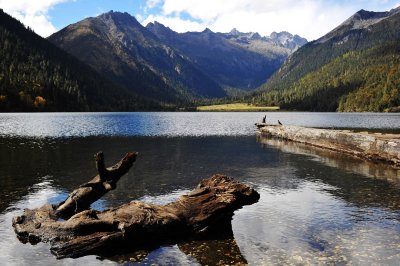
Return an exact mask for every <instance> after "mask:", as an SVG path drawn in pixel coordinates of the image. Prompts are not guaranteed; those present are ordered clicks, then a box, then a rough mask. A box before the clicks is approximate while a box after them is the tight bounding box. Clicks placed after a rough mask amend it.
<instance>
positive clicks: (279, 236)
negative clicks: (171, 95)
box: [0, 120, 400, 265]
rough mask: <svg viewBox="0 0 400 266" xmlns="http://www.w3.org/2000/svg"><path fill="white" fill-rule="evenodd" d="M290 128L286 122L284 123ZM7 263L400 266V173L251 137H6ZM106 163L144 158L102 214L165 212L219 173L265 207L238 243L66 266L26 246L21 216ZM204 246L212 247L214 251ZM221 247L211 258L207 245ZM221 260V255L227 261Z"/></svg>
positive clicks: (246, 212)
mask: <svg viewBox="0 0 400 266" xmlns="http://www.w3.org/2000/svg"><path fill="white" fill-rule="evenodd" d="M281 121H282V120H281ZM0 147H1V148H0V169H1V173H0V175H1V178H0V203H1V204H0V236H1V237H0V246H1V247H2V248H1V249H0V258H2V259H4V261H7V262H9V263H8V264H10V265H27V264H29V263H30V262H31V261H33V260H34V261H35V262H37V263H38V264H40V265H76V264H88V265H91V264H118V263H122V262H123V263H128V262H132V263H137V264H138V265H145V264H149V265H151V264H152V263H153V264H163V263H164V264H168V263H169V264H171V265H172V264H173V265H188V264H193V265H196V264H203V265H204V264H207V263H209V264H215V263H216V262H218V261H224V263H226V264H231V262H232V261H233V262H236V263H237V264H241V263H244V261H247V262H248V263H249V264H251V265H271V264H278V265H282V264H300V265H303V264H312V265H315V264H335V265H337V264H355V265H365V264H379V265H382V264H384V265H396V264H398V261H400V196H399V195H400V185H399V183H398V180H397V178H398V172H393V171H392V170H389V169H388V168H386V167H381V166H380V165H375V164H365V163H364V162H361V161H358V160H356V159H351V158H349V157H347V156H346V157H342V156H329V154H325V153H320V151H315V150H311V149H307V148H305V147H302V146H299V145H291V144H290V143H285V142H268V143H266V144H260V143H257V142H256V140H255V137H254V136H250V137H218V136H214V137H212V136H211V137H201V138H197V137H186V138H159V137H108V138H107V137H87V138H69V139H48V138H42V139H36V138H16V137H14V138H5V137H4V138H0ZM98 150H103V151H104V153H105V156H106V162H107V164H112V163H114V162H115V161H118V160H119V159H120V157H121V156H122V155H123V154H125V153H126V152H127V151H129V150H135V151H138V152H139V157H138V160H137V162H136V163H135V165H134V167H133V169H132V170H131V171H130V173H129V174H128V175H126V176H124V177H123V178H122V179H121V180H120V182H119V184H118V186H117V189H116V190H114V191H112V192H111V193H109V194H108V195H107V196H106V197H104V199H103V201H100V202H98V203H97V204H98V205H97V206H95V207H96V208H98V209H101V208H106V207H111V206H117V205H119V204H121V203H125V202H128V201H131V200H142V201H146V202H152V203H157V204H164V203H167V202H170V201H173V200H175V199H176V198H177V197H178V196H179V195H181V194H184V193H186V192H187V191H188V190H191V189H192V188H193V187H194V186H195V185H196V184H197V183H198V182H199V180H200V179H202V178H204V177H208V176H210V175H212V174H214V173H217V172H221V173H225V174H227V175H230V176H234V177H235V178H237V179H239V180H241V181H243V182H246V183H249V184H251V185H252V186H254V187H255V188H256V189H257V190H258V191H259V192H260V194H261V198H260V201H259V202H258V203H256V204H254V205H251V206H246V207H244V208H243V209H240V210H239V211H237V212H235V215H234V217H233V221H232V230H233V235H234V240H233V239H232V238H231V239H225V240H213V241H216V242H204V241H203V242H202V241H197V242H196V241H193V242H188V243H179V244H176V243H170V244H168V245H165V246H162V247H158V248H156V249H154V250H150V251H149V250H148V251H136V252H133V253H127V254H125V255H124V256H115V257H111V258H110V259H105V260H102V261H101V260H98V259H96V257H94V256H88V257H84V258H80V259H78V260H71V259H66V260H61V261H57V260H55V258H54V257H53V256H52V255H51V254H50V253H49V246H48V245H47V244H43V243H40V244H38V245H36V246H31V245H23V244H21V243H20V242H19V241H18V240H17V239H16V237H15V234H14V232H13V231H12V228H11V217H12V216H14V215H16V214H17V213H19V214H20V213H21V212H22V209H23V208H26V207H28V208H32V207H35V206H39V205H41V204H43V203H44V202H46V201H51V202H57V201H59V200H61V199H62V198H63V197H65V195H66V193H67V192H68V191H71V190H72V189H73V188H74V187H76V186H77V185H79V184H81V183H82V181H84V180H88V179H89V178H91V177H92V176H93V175H94V174H95V173H96V170H95V167H94V162H93V154H94V152H96V151H98ZM205 243H206V244H207V245H205ZM208 245H209V246H211V247H212V248H209V249H207V246H208ZM218 250H220V252H218Z"/></svg>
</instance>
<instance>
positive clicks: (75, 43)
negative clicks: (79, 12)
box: [48, 11, 226, 104]
mask: <svg viewBox="0 0 400 266" xmlns="http://www.w3.org/2000/svg"><path fill="white" fill-rule="evenodd" d="M48 39H49V40H50V41H51V42H53V43H54V44H56V45H57V46H59V47H60V48H62V49H64V50H65V51H67V52H69V53H70V54H72V55H74V56H76V57H77V58H79V59H80V60H82V61H83V62H85V63H87V64H88V65H90V66H91V67H93V68H94V69H95V70H97V71H98V72H99V73H100V74H102V75H103V76H105V77H107V78H109V79H110V80H112V81H113V82H114V83H116V84H118V85H120V86H123V87H124V88H126V89H127V90H129V91H132V92H135V93H137V94H139V95H143V96H145V97H147V98H150V99H155V100H157V101H159V102H162V103H173V104H177V103H185V102H187V101H189V100H191V99H194V98H202V97H205V98H211V97H223V96H225V95H226V93H225V91H224V90H223V89H222V88H221V86H220V85H219V84H218V83H216V82H215V81H214V80H213V79H212V78H211V77H209V76H208V75H207V74H205V73H204V72H203V71H201V70H200V69H198V68H197V67H196V66H195V65H194V64H192V62H191V61H190V60H189V59H187V58H186V57H185V56H183V55H181V54H180V53H179V52H177V51H176V50H174V49H173V48H171V47H169V46H168V45H167V44H164V43H163V42H161V41H160V40H159V39H158V38H157V37H156V36H155V35H154V34H153V33H152V32H150V31H149V30H147V29H146V28H145V27H143V26H142V25H141V24H140V23H139V22H138V21H137V20H136V19H135V18H134V17H132V16H131V15H129V14H128V13H120V12H113V11H111V12H108V13H105V14H102V15H100V16H98V17H94V18H87V19H85V20H82V21H80V22H78V23H76V24H73V25H69V26H67V27H66V28H64V29H62V30H61V31H59V32H57V33H55V34H53V35H51V36H50V37H49V38H48Z"/></svg>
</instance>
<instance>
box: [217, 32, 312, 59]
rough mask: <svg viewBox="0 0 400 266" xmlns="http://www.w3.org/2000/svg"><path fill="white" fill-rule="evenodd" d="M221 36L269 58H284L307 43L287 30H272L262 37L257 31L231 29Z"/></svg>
mask: <svg viewBox="0 0 400 266" xmlns="http://www.w3.org/2000/svg"><path fill="white" fill-rule="evenodd" d="M222 36H224V37H225V38H227V39H229V40H230V41H232V42H234V43H236V44H239V45H241V46H242V47H244V48H246V49H249V50H251V51H254V52H257V53H260V54H262V55H264V56H266V57H270V58H273V57H274V56H275V57H277V56H281V57H284V58H286V57H287V56H288V55H290V54H292V53H293V52H294V51H296V50H297V49H298V48H300V47H301V46H303V45H304V44H306V43H307V39H305V38H302V37H300V36H298V35H292V34H291V33H289V32H287V31H282V32H279V33H278V32H272V33H271V35H270V36H264V37H262V36H261V35H260V34H259V33H257V32H247V33H243V32H239V31H238V30H236V29H232V30H231V31H230V32H229V33H222Z"/></svg>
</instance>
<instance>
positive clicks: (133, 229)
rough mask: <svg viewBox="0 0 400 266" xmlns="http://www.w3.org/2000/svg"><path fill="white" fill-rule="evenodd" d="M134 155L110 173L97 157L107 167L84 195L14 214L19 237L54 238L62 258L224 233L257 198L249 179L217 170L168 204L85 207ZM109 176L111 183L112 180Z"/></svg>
mask: <svg viewBox="0 0 400 266" xmlns="http://www.w3.org/2000/svg"><path fill="white" fill-rule="evenodd" d="M98 157H99V156H98ZM135 158H136V153H129V154H128V155H127V156H125V157H124V159H122V160H121V162H120V163H118V164H117V165H116V166H115V168H112V169H108V170H107V171H110V172H109V174H106V176H107V177H106V178H105V177H104V178H103V173H102V171H103V170H104V167H103V166H101V165H100V166H99V163H98V164H97V166H98V168H100V169H103V170H99V176H98V177H95V178H94V179H93V180H92V181H90V182H88V183H86V184H88V185H86V184H85V185H83V186H81V187H79V188H77V189H76V190H75V191H78V192H77V194H79V195H82V196H81V197H76V196H75V195H72V194H73V193H74V192H73V193H71V194H70V196H69V198H68V199H67V200H66V201H65V202H64V203H62V204H60V205H59V206H54V205H50V204H46V205H44V206H42V207H40V208H38V209H34V210H29V209H25V210H24V214H23V215H21V216H18V217H14V219H13V227H14V230H15V232H16V234H17V236H18V238H19V239H20V240H21V241H22V242H31V243H36V242H39V241H43V242H50V243H51V250H52V252H53V253H54V254H55V255H56V256H57V258H64V257H80V256H84V255H89V254H102V253H107V252H110V251H111V250H116V249H119V248H124V247H127V246H135V245H138V246H140V245H142V244H152V245H154V244H156V245H157V243H158V244H160V243H163V242H164V241H182V240H184V239H193V238H199V237H200V238H209V237H210V236H215V237H218V236H221V237H224V233H223V232H231V231H232V230H231V219H232V216H233V213H234V211H235V210H237V209H239V208H241V207H242V206H244V205H249V204H253V203H255V202H257V201H258V199H259V194H258V193H257V192H256V191H255V190H254V189H252V188H250V187H248V186H247V185H244V184H242V183H239V182H237V181H235V180H233V179H232V178H229V177H227V176H224V175H214V176H212V177H210V178H208V179H205V180H203V181H201V182H200V184H199V185H198V186H197V188H196V189H194V190H193V191H192V192H190V193H189V194H187V195H183V196H181V197H179V198H178V199H177V200H176V201H175V202H172V203H169V204H166V205H156V204H147V203H143V202H138V201H132V202H130V203H127V204H124V205H122V206H119V207H116V208H112V209H109V210H105V211H97V210H91V209H85V208H86V207H87V204H88V202H90V201H92V200H93V199H94V198H96V197H97V196H98V195H101V194H102V193H103V192H104V191H105V192H107V191H109V187H111V188H113V187H115V182H116V181H118V179H119V178H120V176H121V175H122V174H124V173H125V172H127V170H129V168H130V166H131V165H132V163H133V161H134V160H135ZM98 159H99V158H98ZM102 161H103V160H102V159H101V158H100V162H102ZM110 180H111V181H110ZM110 182H111V183H113V185H111V186H108V184H109V183H110ZM105 183H106V184H105ZM93 184H96V185H93ZM99 184H101V185H99ZM101 186H102V188H100V189H99V187H101ZM87 188H90V189H92V190H96V191H99V192H96V193H95V194H96V197H94V196H90V197H89V196H85V195H87V194H86V193H89V192H86V189H87ZM81 189H84V191H82V190H81ZM92 193H94V192H92ZM103 195H104V194H103ZM70 198H71V199H72V200H73V201H75V202H76V204H78V206H79V208H74V209H73V213H75V214H74V215H72V216H71V217H69V218H67V219H66V220H63V219H60V217H65V216H66V215H65V214H66V213H70V211H60V207H62V206H64V205H65V204H66V205H65V206H71V204H70V203H68V202H70V201H69V199H70ZM88 199H89V200H88ZM84 203H85V204H84ZM79 204H81V205H79ZM89 205H90V204H89ZM62 209H63V208H62ZM66 209H68V210H70V207H67V208H66ZM60 213H62V214H63V215H61V216H60ZM67 216H68V215H67ZM228 236H231V233H230V234H228Z"/></svg>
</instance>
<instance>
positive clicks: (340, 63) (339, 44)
mask: <svg viewBox="0 0 400 266" xmlns="http://www.w3.org/2000/svg"><path fill="white" fill-rule="evenodd" d="M399 28H400V8H396V9H393V10H391V11H388V12H370V11H365V10H360V11H359V12H357V13H356V14H354V15H353V16H352V17H350V18H349V19H347V20H346V21H344V22H343V23H342V24H341V25H339V26H338V27H337V28H335V29H334V30H332V31H331V32H329V33H328V34H326V35H325V36H323V37H321V38H320V39H318V40H316V41H312V42H309V43H308V44H306V45H304V46H303V47H301V48H300V49H298V50H297V51H296V52H295V53H293V54H292V55H290V56H289V57H288V59H287V60H286V61H285V63H284V64H283V65H282V66H281V67H280V69H279V70H278V71H277V72H276V73H275V74H274V75H273V76H272V77H271V78H270V79H269V80H268V82H266V83H265V84H264V85H262V86H261V87H260V88H259V89H258V92H257V93H255V94H253V95H252V96H251V97H250V98H249V99H247V100H248V101H253V102H256V103H258V104H267V105H270V104H273V105H280V106H281V107H283V108H286V109H296V110H312V111H385V110H386V111H391V110H396V109H399V108H398V107H399V106H400V42H399V41H400V31H399Z"/></svg>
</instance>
